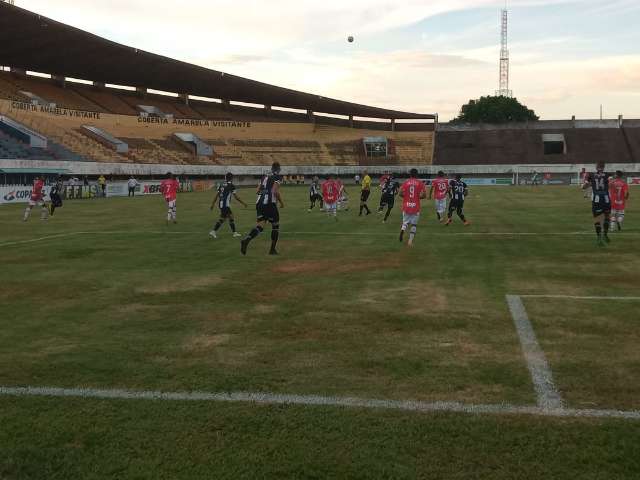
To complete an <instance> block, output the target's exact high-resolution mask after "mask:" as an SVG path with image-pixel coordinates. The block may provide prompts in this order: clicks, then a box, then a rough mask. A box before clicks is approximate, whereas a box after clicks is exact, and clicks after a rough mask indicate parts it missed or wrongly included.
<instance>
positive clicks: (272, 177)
mask: <svg viewBox="0 0 640 480" xmlns="http://www.w3.org/2000/svg"><path fill="white" fill-rule="evenodd" d="M280 181H281V180H280V164H279V163H278V162H274V163H273V165H271V172H269V173H268V174H267V175H265V176H264V177H262V181H261V182H260V185H258V199H257V201H256V213H257V223H256V226H255V227H254V228H253V229H252V230H251V231H250V232H249V233H248V234H247V236H246V237H244V238H243V239H242V241H241V242H240V252H241V253H242V254H243V255H246V254H247V248H248V247H249V243H250V242H251V240H253V239H254V238H256V237H257V236H258V235H260V233H262V232H263V231H264V225H265V223H266V222H269V223H271V249H270V250H269V255H278V251H277V250H276V244H277V243H278V238H279V237H280V212H278V204H280V208H284V203H283V202H282V196H281V195H280Z"/></svg>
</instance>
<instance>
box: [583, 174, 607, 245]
mask: <svg viewBox="0 0 640 480" xmlns="http://www.w3.org/2000/svg"><path fill="white" fill-rule="evenodd" d="M589 187H591V212H592V213H593V225H594V228H595V230H596V236H597V238H598V245H599V246H601V247H602V246H604V245H605V244H607V243H609V242H610V239H609V224H610V221H611V197H609V175H607V174H606V173H605V171H604V162H599V163H598V164H597V165H596V171H595V173H590V174H589V175H588V176H587V182H585V184H584V185H583V186H582V188H584V189H585V190H586V189H587V188H589Z"/></svg>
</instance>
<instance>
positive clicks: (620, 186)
mask: <svg viewBox="0 0 640 480" xmlns="http://www.w3.org/2000/svg"><path fill="white" fill-rule="evenodd" d="M622 176H623V173H622V171H621V170H618V171H616V178H614V179H613V181H612V182H611V183H610V184H609V195H610V196H611V223H613V224H615V225H617V227H618V231H619V232H620V231H622V223H623V222H624V210H625V208H626V205H627V200H629V185H628V184H627V182H625V181H624V179H623V178H622ZM611 230H612V231H613V230H614V229H611Z"/></svg>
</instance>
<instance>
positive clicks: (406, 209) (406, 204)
mask: <svg viewBox="0 0 640 480" xmlns="http://www.w3.org/2000/svg"><path fill="white" fill-rule="evenodd" d="M409 177H410V178H409V180H407V181H406V182H404V183H403V184H402V187H401V188H400V196H401V197H402V228H401V230H400V241H401V242H402V241H403V240H404V232H406V231H407V229H409V241H408V242H407V246H409V247H413V239H414V238H415V236H416V231H417V230H418V221H419V220H420V200H421V199H423V198H427V192H426V187H425V186H424V183H423V182H422V181H421V180H419V179H418V170H416V169H415V168H412V169H411V171H410V172H409Z"/></svg>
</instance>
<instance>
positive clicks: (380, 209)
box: [378, 170, 391, 214]
mask: <svg viewBox="0 0 640 480" xmlns="http://www.w3.org/2000/svg"><path fill="white" fill-rule="evenodd" d="M390 178H391V171H390V170H385V171H384V173H383V175H382V176H381V177H380V205H378V214H382V212H383V211H384V207H386V204H385V203H384V186H385V185H386V184H387V182H388V181H389V179H390Z"/></svg>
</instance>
